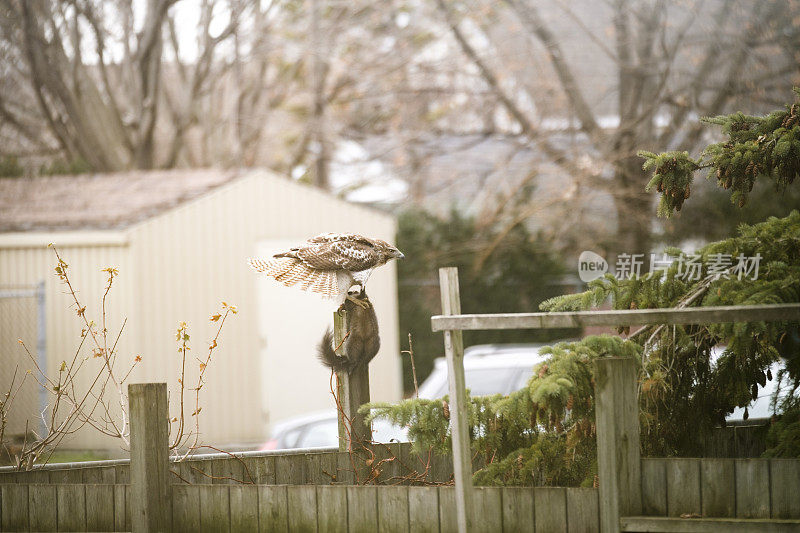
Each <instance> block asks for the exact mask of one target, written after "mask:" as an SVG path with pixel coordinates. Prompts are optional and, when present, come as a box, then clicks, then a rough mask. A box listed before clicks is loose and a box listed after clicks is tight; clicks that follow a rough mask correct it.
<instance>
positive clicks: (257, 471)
mask: <svg viewBox="0 0 800 533" xmlns="http://www.w3.org/2000/svg"><path fill="white" fill-rule="evenodd" d="M242 460H243V461H244V464H245V466H247V469H248V470H249V471H250V475H252V476H253V478H254V480H253V481H254V483H255V484H256V485H274V484H275V458H274V457H272V456H264V457H245V458H244V459H242Z"/></svg>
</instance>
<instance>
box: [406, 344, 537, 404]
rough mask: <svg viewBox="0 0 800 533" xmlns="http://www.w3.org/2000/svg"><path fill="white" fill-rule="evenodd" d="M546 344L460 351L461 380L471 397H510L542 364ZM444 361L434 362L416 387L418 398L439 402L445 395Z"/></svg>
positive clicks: (472, 348) (445, 363) (445, 374)
mask: <svg viewBox="0 0 800 533" xmlns="http://www.w3.org/2000/svg"><path fill="white" fill-rule="evenodd" d="M544 346H548V345H546V344H482V345H478V346H470V347H469V348H467V349H466V350H464V379H465V382H466V386H467V389H469V392H470V395H471V396H487V395H490V394H510V393H512V392H514V391H517V390H519V389H521V388H523V387H524V386H525V385H526V384H527V383H528V380H529V379H530V378H531V376H532V375H533V367H534V366H536V365H537V364H539V363H541V362H542V361H544V360H546V359H547V358H548V357H549V355H542V354H541V353H540V350H541V348H543V347H544ZM447 387H448V385H447V361H445V360H444V358H441V357H440V358H438V359H436V361H435V362H434V367H433V372H431V374H430V376H428V379H426V380H425V381H424V382H423V383H422V385H420V387H419V397H420V398H426V399H434V398H441V397H442V396H445V395H447V394H448V392H449V391H448V388H447Z"/></svg>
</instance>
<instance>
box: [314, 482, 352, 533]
mask: <svg viewBox="0 0 800 533" xmlns="http://www.w3.org/2000/svg"><path fill="white" fill-rule="evenodd" d="M317 525H318V528H319V531H324V532H329V531H330V532H331V533H345V532H346V531H347V490H346V489H345V487H344V486H341V485H329V486H320V487H317Z"/></svg>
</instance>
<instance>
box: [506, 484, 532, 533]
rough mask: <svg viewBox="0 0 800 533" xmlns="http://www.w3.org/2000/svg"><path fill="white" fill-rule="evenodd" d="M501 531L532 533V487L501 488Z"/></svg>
mask: <svg viewBox="0 0 800 533" xmlns="http://www.w3.org/2000/svg"><path fill="white" fill-rule="evenodd" d="M503 531H505V532H507V533H516V532H520V533H526V532H527V533H533V531H534V527H533V489H532V488H530V487H504V488H503Z"/></svg>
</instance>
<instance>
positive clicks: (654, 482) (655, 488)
mask: <svg viewBox="0 0 800 533" xmlns="http://www.w3.org/2000/svg"><path fill="white" fill-rule="evenodd" d="M642 512H643V513H644V514H646V515H655V516H667V471H666V461H665V460H664V459H655V458H653V459H650V458H648V459H642Z"/></svg>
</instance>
